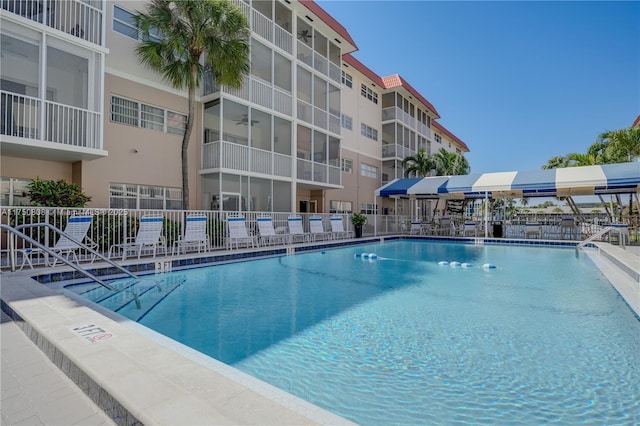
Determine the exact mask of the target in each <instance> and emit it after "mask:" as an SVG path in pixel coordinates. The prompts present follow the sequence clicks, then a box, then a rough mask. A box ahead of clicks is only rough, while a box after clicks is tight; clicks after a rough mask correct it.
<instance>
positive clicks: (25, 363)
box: [0, 311, 115, 426]
mask: <svg viewBox="0 0 640 426" xmlns="http://www.w3.org/2000/svg"><path fill="white" fill-rule="evenodd" d="M0 312H1V313H2V316H1V317H0V358H1V359H2V363H1V364H2V370H1V372H0V385H1V387H0V412H1V414H0V417H1V420H2V425H7V426H8V425H61V426H62V425H64V426H67V425H114V424H115V423H114V422H113V421H112V420H111V419H110V418H109V417H107V415H106V414H105V413H104V412H103V411H102V410H101V409H100V408H98V406H97V405H96V404H94V403H93V401H91V399H89V397H88V396H87V395H85V394H84V393H83V392H82V391H81V390H80V389H79V388H78V386H77V385H76V384H75V383H73V382H72V381H71V379H69V378H68V377H67V376H66V375H65V374H64V373H63V372H62V371H61V370H60V369H59V368H58V367H57V366H56V365H55V364H54V363H52V362H51V361H50V360H49V358H47V356H46V355H45V354H44V353H43V352H42V351H41V350H40V349H39V348H38V347H37V346H36V345H35V344H34V343H33V342H32V341H31V340H29V338H28V337H27V336H26V335H25V334H24V333H23V332H22V330H21V329H20V328H19V327H18V325H17V324H16V323H15V322H14V321H13V320H12V319H11V318H10V317H9V316H8V315H7V314H5V312H4V311H0Z"/></svg>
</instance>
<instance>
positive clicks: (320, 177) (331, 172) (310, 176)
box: [297, 158, 340, 185]
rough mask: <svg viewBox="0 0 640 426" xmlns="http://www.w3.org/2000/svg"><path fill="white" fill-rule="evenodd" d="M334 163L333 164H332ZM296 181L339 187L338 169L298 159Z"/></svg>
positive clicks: (330, 165) (333, 166) (329, 165)
mask: <svg viewBox="0 0 640 426" xmlns="http://www.w3.org/2000/svg"><path fill="white" fill-rule="evenodd" d="M334 163H335V162H334ZM297 176H298V179H301V180H307V181H310V182H320V183H329V184H331V185H340V167H338V166H335V165H332V164H325V163H317V162H315V161H310V160H305V159H302V158H298V173H297Z"/></svg>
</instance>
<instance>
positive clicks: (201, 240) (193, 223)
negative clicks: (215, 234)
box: [173, 214, 209, 254]
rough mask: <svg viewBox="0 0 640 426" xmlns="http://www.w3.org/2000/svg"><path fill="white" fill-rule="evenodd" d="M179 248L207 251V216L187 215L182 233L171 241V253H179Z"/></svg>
mask: <svg viewBox="0 0 640 426" xmlns="http://www.w3.org/2000/svg"><path fill="white" fill-rule="evenodd" d="M181 249H184V251H185V252H186V251H187V250H188V249H192V250H196V249H197V250H198V253H200V252H201V251H203V252H207V251H209V234H207V216H205V215H203V214H193V215H188V216H187V219H186V225H185V228H184V233H183V235H182V236H181V237H180V238H178V239H177V240H176V241H174V243H173V254H176V253H177V254H180V251H181Z"/></svg>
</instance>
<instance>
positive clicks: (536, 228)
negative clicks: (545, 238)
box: [524, 223, 542, 239]
mask: <svg viewBox="0 0 640 426" xmlns="http://www.w3.org/2000/svg"><path fill="white" fill-rule="evenodd" d="M530 235H533V236H536V237H538V239H541V238H542V225H540V224H539V223H527V224H525V225H524V237H525V238H529V236H530Z"/></svg>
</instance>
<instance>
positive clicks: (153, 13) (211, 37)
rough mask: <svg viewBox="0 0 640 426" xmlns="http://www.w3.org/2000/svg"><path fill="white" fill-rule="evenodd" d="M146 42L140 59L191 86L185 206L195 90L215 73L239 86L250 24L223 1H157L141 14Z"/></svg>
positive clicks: (186, 192) (139, 20)
mask: <svg viewBox="0 0 640 426" xmlns="http://www.w3.org/2000/svg"><path fill="white" fill-rule="evenodd" d="M135 19H136V24H137V26H138V29H139V30H140V33H141V36H142V39H143V42H142V43H140V44H139V45H138V47H137V48H136V51H137V54H138V58H139V60H140V62H141V63H142V64H144V65H146V66H148V67H149V68H150V69H152V70H154V71H157V72H159V73H160V74H162V76H163V78H164V79H165V80H166V81H168V82H169V83H170V84H171V85H172V86H173V87H174V88H176V89H185V88H186V89H187V92H188V113H187V122H186V125H185V132H184V135H183V137H182V149H181V157H182V204H183V208H185V209H188V208H189V167H188V155H187V154H188V152H187V149H188V146H189V140H190V139H191V133H192V131H193V122H194V119H195V116H196V89H197V88H198V87H199V86H200V82H201V81H202V80H203V78H204V77H205V76H206V75H208V73H210V72H211V73H212V74H213V76H214V77H215V79H216V83H217V84H219V85H222V86H228V87H232V88H239V87H241V86H242V83H243V79H244V77H245V75H247V74H248V72H249V35H250V31H249V27H248V24H247V19H246V18H245V17H244V15H243V14H242V12H241V11H240V9H238V8H237V7H236V6H235V5H232V4H231V3H229V2H228V1H224V0H223V1H219V0H180V1H174V0H153V1H152V2H151V3H150V4H149V5H148V6H147V8H146V13H145V12H140V13H138V14H137V15H136V18H135Z"/></svg>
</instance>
